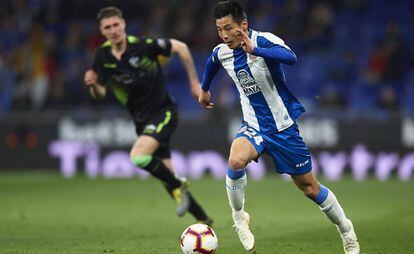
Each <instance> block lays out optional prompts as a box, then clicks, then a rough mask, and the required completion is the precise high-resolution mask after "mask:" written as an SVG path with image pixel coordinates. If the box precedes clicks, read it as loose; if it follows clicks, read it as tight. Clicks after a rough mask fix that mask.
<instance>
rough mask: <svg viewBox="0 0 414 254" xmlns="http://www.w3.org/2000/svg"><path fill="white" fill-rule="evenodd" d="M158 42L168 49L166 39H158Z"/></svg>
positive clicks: (160, 45) (161, 46)
mask: <svg viewBox="0 0 414 254" xmlns="http://www.w3.org/2000/svg"><path fill="white" fill-rule="evenodd" d="M157 44H158V46H159V47H160V48H162V49H167V42H166V41H165V39H157Z"/></svg>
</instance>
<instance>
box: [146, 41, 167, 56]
mask: <svg viewBox="0 0 414 254" xmlns="http://www.w3.org/2000/svg"><path fill="white" fill-rule="evenodd" d="M144 40H145V45H146V47H147V49H148V50H149V51H150V53H151V54H154V55H156V56H158V55H162V56H167V57H169V56H170V55H171V42H170V39H167V38H151V37H148V38H145V39H144Z"/></svg>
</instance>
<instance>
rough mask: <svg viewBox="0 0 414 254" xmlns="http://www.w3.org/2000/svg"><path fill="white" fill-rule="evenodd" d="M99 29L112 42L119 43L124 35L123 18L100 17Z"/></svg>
mask: <svg viewBox="0 0 414 254" xmlns="http://www.w3.org/2000/svg"><path fill="white" fill-rule="evenodd" d="M99 29H100V30H101V33H102V35H103V36H105V38H106V39H107V40H109V41H110V42H111V43H112V44H119V43H121V42H122V40H123V39H124V38H125V36H126V33H125V20H124V19H123V18H120V17H117V16H113V17H109V18H104V19H102V20H101V22H100V27H99Z"/></svg>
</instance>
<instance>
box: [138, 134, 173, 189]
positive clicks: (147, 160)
mask: <svg viewBox="0 0 414 254" xmlns="http://www.w3.org/2000/svg"><path fill="white" fill-rule="evenodd" d="M159 147H160V143H159V142H158V141H157V140H156V139H155V138H153V137H151V136H147V135H141V136H140V137H138V138H137V140H136V141H135V143H134V145H133V147H132V149H131V152H130V158H131V161H132V163H133V164H134V165H135V166H137V167H140V168H142V169H145V170H146V171H148V172H149V173H150V174H151V175H153V176H154V177H155V178H157V179H159V180H161V181H162V182H163V183H164V184H165V185H166V186H168V187H169V188H172V189H175V188H179V187H181V181H180V180H179V179H177V178H176V177H175V175H174V174H173V173H172V172H171V171H170V170H169V169H168V167H167V166H166V165H165V164H164V163H163V161H162V158H159V157H158V156H155V155H154V153H155V151H156V150H157V149H158V148H159Z"/></svg>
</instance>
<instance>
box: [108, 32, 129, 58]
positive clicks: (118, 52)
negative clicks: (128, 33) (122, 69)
mask: <svg viewBox="0 0 414 254" xmlns="http://www.w3.org/2000/svg"><path fill="white" fill-rule="evenodd" d="M126 47H127V40H126V37H125V38H124V39H123V40H122V41H121V42H120V43H117V44H115V43H114V44H113V45H112V50H111V51H112V54H113V55H114V56H115V58H116V59H118V60H120V59H121V57H122V54H123V53H124V52H125V50H126Z"/></svg>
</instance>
